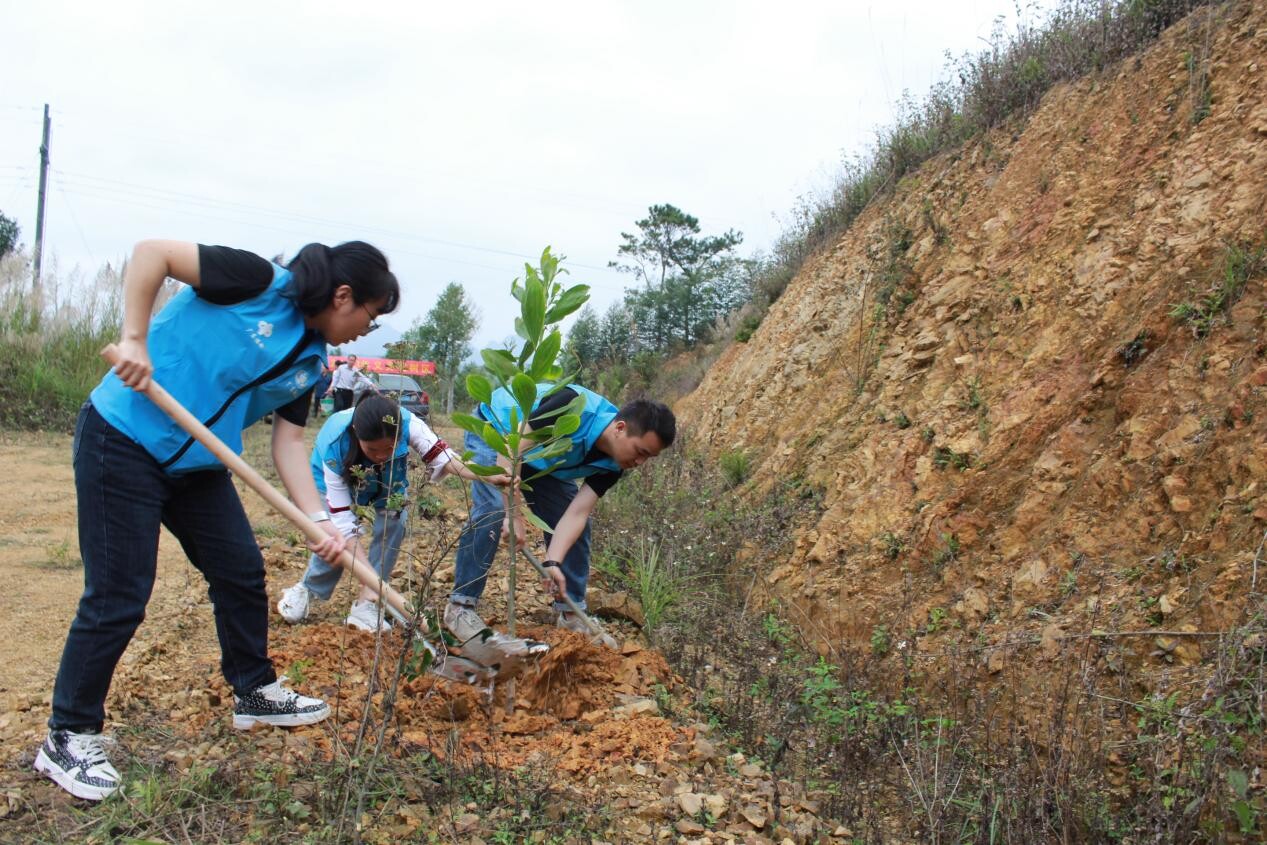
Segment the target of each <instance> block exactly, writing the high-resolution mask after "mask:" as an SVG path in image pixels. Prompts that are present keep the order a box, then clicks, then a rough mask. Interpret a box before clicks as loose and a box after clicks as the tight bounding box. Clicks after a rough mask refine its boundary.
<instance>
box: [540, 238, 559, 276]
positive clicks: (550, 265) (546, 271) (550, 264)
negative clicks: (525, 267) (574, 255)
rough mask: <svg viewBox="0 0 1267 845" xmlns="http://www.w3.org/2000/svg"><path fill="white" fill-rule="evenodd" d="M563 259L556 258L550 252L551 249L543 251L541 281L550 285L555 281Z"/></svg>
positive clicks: (547, 248)
mask: <svg viewBox="0 0 1267 845" xmlns="http://www.w3.org/2000/svg"><path fill="white" fill-rule="evenodd" d="M560 260H561V258H555V257H554V254H553V253H551V252H550V247H546V248H545V249H543V250H541V281H542V282H544V283H545V284H547V285H548V284H550V282H553V281H554V277H555V275H556V274H557V273H558V272H559V261H560Z"/></svg>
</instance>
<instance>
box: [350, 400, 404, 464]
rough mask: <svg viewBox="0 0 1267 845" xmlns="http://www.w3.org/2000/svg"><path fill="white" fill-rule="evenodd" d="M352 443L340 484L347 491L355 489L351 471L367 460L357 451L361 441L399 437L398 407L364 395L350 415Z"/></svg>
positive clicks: (391, 401)
mask: <svg viewBox="0 0 1267 845" xmlns="http://www.w3.org/2000/svg"><path fill="white" fill-rule="evenodd" d="M349 428H350V429H352V443H351V444H350V445H349V447H348V453H347V457H345V458H344V459H343V472H342V473H340V475H342V476H343V480H344V481H345V482H347V485H348V487H355V486H356V478H355V477H354V473H353V471H352V470H353V468H354V467H356V466H358V465H359V464H360V463H361V461H362V460H368V458H366V457H365V454H364V453H363V452H362V451H361V441H362V440H382V439H383V438H384V437H390V438H392V439H393V440H395V439H396V438H397V437H398V436H400V405H399V404H397V403H396V400H394V399H389V398H387V397H386V396H383V395H381V394H379V393H369V392H366V393H365V395H364V396H362V397H361V398H360V400H359V401H358V402H357V403H356V409H355V410H353V411H352V425H350V426H349Z"/></svg>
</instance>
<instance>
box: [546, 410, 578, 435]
mask: <svg viewBox="0 0 1267 845" xmlns="http://www.w3.org/2000/svg"><path fill="white" fill-rule="evenodd" d="M580 427H581V418H580V416H578V415H576V414H564V415H563V416H561V417H559V418H558V419H557V420H555V421H554V426H553V428H554V434H555V436H557V437H567V436H568V435H569V434H572V433H573V432H575V431H576V430H577V429H578V428H580Z"/></svg>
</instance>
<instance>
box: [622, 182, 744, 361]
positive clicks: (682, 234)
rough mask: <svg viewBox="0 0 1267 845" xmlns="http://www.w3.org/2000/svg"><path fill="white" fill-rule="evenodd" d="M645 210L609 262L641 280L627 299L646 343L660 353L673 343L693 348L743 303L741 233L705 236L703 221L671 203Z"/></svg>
mask: <svg viewBox="0 0 1267 845" xmlns="http://www.w3.org/2000/svg"><path fill="white" fill-rule="evenodd" d="M647 211H648V213H647V216H646V217H644V218H643V219H641V220H639V221H637V226H638V233H637V234H630V233H629V232H621V233H620V237H621V240H622V243H621V245H620V246H619V247H618V248H617V252H618V253H619V254H620V255H621V260H620V261H613V262H611V264H610V266H612V267H615V268H616V269H617V270H620V271H622V272H626V273H630V274H632V275H633V276H634V278H636V279H638V280H639V281H640V282H641V283H642V285H641V286H640V287H638V288H634V289H631V290H628V291H626V303H627V305H628V307H629V311H630V312H631V314H630V316H631V317H632V319H633V322H634V324H635V325H636V326H637V330H638V338H639V340H640V341H641V342H642V343H643V344H645V345H646V346H648V347H649V348H651V349H654V350H657V351H664V350H666V349H667V348H668V347H669V346H670V345H671V344H673V343H675V342H680V343H683V344H685V345H687V346H691V345H693V344H695V343H697V342H698V341H699V340H700V339H701V338H702V337H703V335H704V334H705V333H706V332H707V330H708V328H709V327H710V326H711V325H712V324H713V322H714V321H715V320H716V319H717V317H718V316H720V315H721V314H724V313H725V312H726V311H728V310H730V309H731V308H734V307H737V305H739V304H741V303H742V301H743V299H742V298H740V299H738V300H736V296H735V295H734V290H735V289H736V287H737V283H736V281H735V277H736V275H737V270H738V268H737V264H736V262H737V259H736V258H735V256H734V249H735V247H737V246H738V245H739V244H741V243H742V242H743V235H742V234H740V233H739V232H736V231H735V230H733V229H731V230H728V231H726V232H724V233H722V234H720V235H702V234H700V227H699V219H698V218H696V217H693V216H691V215H690V214H687V213H686V212H684V211H682V210H681V209H679V208H677V207H675V206H672V205H667V204H666V205H653V206H651V207H650V208H649V209H648V210H647Z"/></svg>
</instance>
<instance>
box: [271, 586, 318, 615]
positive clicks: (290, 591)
mask: <svg viewBox="0 0 1267 845" xmlns="http://www.w3.org/2000/svg"><path fill="white" fill-rule="evenodd" d="M311 598H312V593H310V592H309V591H308V588H307V587H305V586H304V585H303V582H300V583H298V584H295V585H294V586H293V587H287V588H286V589H285V591H284V592H283V593H282V598H281V601H279V602H278V603H277V612H278V613H280V614H281V615H282V619H285V620H286V621H287V622H289V623H290V624H292V625H294V624H296V623H299V622H302V621H304V620H305V619H307V618H308V602H309V601H310V600H311Z"/></svg>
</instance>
